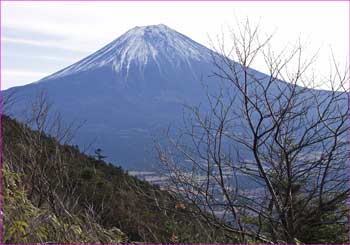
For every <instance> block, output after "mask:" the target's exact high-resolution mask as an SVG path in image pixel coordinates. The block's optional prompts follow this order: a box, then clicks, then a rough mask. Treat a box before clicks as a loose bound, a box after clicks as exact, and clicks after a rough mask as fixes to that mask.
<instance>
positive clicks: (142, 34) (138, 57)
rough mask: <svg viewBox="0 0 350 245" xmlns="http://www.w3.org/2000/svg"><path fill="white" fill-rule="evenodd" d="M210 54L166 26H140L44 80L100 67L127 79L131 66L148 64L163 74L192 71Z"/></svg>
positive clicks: (209, 56) (141, 67)
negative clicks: (172, 68)
mask: <svg viewBox="0 0 350 245" xmlns="http://www.w3.org/2000/svg"><path fill="white" fill-rule="evenodd" d="M211 52H212V51H211V50H209V49H208V48H206V47H205V46H203V45H201V44H199V43H197V42H195V41H193V40H192V39H190V38H188V37H186V36H184V35H182V34H181V33H179V32H177V31H175V30H173V29H171V28H169V27H167V26H165V25H163V24H160V25H152V26H142V27H138V26H137V27H134V28H132V29H131V30H129V31H127V32H126V33H125V34H123V35H122V36H120V37H119V38H117V39H116V40H114V41H112V42H111V43H109V44H108V45H106V46H105V47H103V48H102V49H100V50H98V51H97V52H95V53H93V54H91V55H90V56H88V57H86V58H85V59H83V60H81V61H79V62H77V63H75V64H73V65H71V66H69V67H67V68H65V69H63V70H61V71H59V72H57V73H54V74H53V75H51V76H48V77H45V78H44V79H42V80H49V79H55V78H59V77H63V76H67V75H71V74H75V73H79V72H82V71H87V70H93V69H96V68H100V67H111V68H112V69H113V70H114V71H115V72H122V73H123V75H124V76H128V74H129V71H130V67H131V66H136V67H138V69H140V71H142V70H143V68H144V67H145V66H146V65H147V64H148V63H154V64H156V65H157V67H158V69H159V71H160V72H161V71H162V66H164V65H172V66H175V67H179V66H181V65H187V66H189V67H190V68H191V63H192V61H198V62H202V61H205V62H208V61H210V59H211ZM164 63H170V64H164Z"/></svg>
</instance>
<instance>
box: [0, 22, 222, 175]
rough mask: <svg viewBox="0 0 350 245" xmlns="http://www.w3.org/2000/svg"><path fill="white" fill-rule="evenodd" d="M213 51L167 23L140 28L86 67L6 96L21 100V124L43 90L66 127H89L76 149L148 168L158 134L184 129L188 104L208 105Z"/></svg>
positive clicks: (18, 115) (71, 68)
mask: <svg viewBox="0 0 350 245" xmlns="http://www.w3.org/2000/svg"><path fill="white" fill-rule="evenodd" d="M213 53H214V52H213V51H212V50H210V49H208V48H206V47H205V46H203V45H201V44H199V43H197V42H195V41H193V40H192V39H190V38H188V37H186V36H184V35H182V34H180V33H178V32H177V31H175V30H173V29H171V28H169V27H167V26H165V25H153V26H144V27H135V28H133V29H131V30H129V31H127V32H126V33H125V34H123V35H122V36H120V37H119V38H117V39H115V40H114V41H112V42H111V43H109V44H108V45H106V46H105V47H103V48H102V49H100V50H98V51H96V52H95V53H93V54H91V55H90V56H88V57H86V58H84V59H82V60H81V61H79V62H77V63H75V64H73V65H71V66H69V67H67V68H65V69H63V70H60V71H58V72H56V73H54V74H52V75H50V76H47V77H44V78H42V79H41V80H39V81H37V82H34V83H31V84H28V85H25V86H20V87H14V88H11V89H8V90H6V91H3V95H4V96H5V97H6V95H7V94H9V93H13V92H14V93H15V94H16V97H18V98H20V99H19V100H18V102H17V103H16V104H15V105H14V106H13V108H11V113H12V114H13V115H14V116H15V117H16V118H18V119H20V120H21V117H22V115H23V111H24V110H25V109H27V110H28V105H30V104H32V103H33V101H34V100H35V97H36V96H37V94H38V93H39V91H42V90H44V91H45V92H46V93H47V97H48V100H49V101H50V102H52V103H53V105H54V107H55V109H57V110H58V111H59V112H60V113H61V114H62V117H63V118H64V120H65V121H67V122H69V121H77V122H81V121H85V124H84V126H83V127H82V128H81V129H80V130H79V131H78V133H77V135H76V138H75V141H74V143H76V144H78V145H79V146H80V147H84V146H86V145H89V144H90V143H94V146H96V148H101V149H103V153H104V154H105V155H106V156H108V160H109V161H112V162H115V163H117V164H119V165H122V166H123V167H124V168H126V169H130V170H131V169H138V170H139V169H149V164H152V157H151V155H152V154H150V153H151V152H152V142H153V136H154V135H157V134H159V132H160V130H162V129H166V128H167V127H168V126H169V124H171V125H179V124H180V123H182V112H183V105H184V104H191V105H193V104H198V103H199V102H201V101H202V100H203V98H204V96H205V93H204V90H203V85H202V83H201V80H205V82H206V83H208V84H209V86H212V85H213V86H215V82H216V81H215V79H214V78H212V77H209V75H211V73H212V70H213V65H212V55H213ZM211 84H212V85H211Z"/></svg>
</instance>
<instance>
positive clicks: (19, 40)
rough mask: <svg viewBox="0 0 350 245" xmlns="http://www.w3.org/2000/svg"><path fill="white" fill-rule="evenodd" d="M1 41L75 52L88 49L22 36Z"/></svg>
mask: <svg viewBox="0 0 350 245" xmlns="http://www.w3.org/2000/svg"><path fill="white" fill-rule="evenodd" d="M1 41H2V42H5V43H6V42H7V43H15V44H22V45H31V46H38V47H49V48H59V49H64V50H70V51H77V52H84V53H88V52H89V51H90V50H87V49H86V48H83V47H79V46H73V47H71V46H64V45H62V43H57V42H55V41H45V40H43V41H38V40H30V39H23V38H13V37H3V38H2V40H1Z"/></svg>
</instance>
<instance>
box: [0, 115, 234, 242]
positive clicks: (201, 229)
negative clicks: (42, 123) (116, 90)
mask: <svg viewBox="0 0 350 245" xmlns="http://www.w3.org/2000/svg"><path fill="white" fill-rule="evenodd" d="M2 136H3V137H2V140H3V141H2V148H3V151H2V153H3V154H2V163H3V172H2V174H3V175H2V181H3V183H2V184H3V185H2V186H3V198H2V201H3V241H2V242H3V243H131V242H138V243H139V242H151V243H191V242H192V243H193V242H196V243H198V242H202V243H207V242H220V243H232V242H235V241H236V240H235V239H234V238H232V237H229V236H227V234H226V235H225V234H223V233H222V232H220V230H218V229H216V228H215V227H212V226H210V225H209V224H207V223H206V222H204V221H203V220H201V219H200V218H199V216H198V217H196V216H194V214H195V212H193V211H194V210H191V212H189V211H188V210H189V209H192V208H191V207H190V206H189V205H187V204H184V203H179V202H178V201H176V200H174V199H173V198H172V197H171V196H170V195H169V194H168V193H167V192H165V191H162V190H161V189H160V188H159V187H157V186H153V185H150V184H148V183H147V182H145V181H141V180H138V179H136V178H135V177H132V176H129V175H128V174H127V173H126V172H125V171H123V169H121V168H120V167H115V166H113V165H112V164H108V163H106V162H104V161H101V160H97V159H96V158H95V157H93V156H87V155H85V154H83V153H81V152H80V151H79V149H78V148H77V147H73V146H69V145H61V144H59V143H58V141H57V139H55V138H52V137H48V136H45V135H44V134H43V133H40V132H38V131H32V130H31V129H29V128H28V127H27V126H26V125H24V124H21V123H18V122H16V121H15V120H13V119H11V118H9V117H7V116H2Z"/></svg>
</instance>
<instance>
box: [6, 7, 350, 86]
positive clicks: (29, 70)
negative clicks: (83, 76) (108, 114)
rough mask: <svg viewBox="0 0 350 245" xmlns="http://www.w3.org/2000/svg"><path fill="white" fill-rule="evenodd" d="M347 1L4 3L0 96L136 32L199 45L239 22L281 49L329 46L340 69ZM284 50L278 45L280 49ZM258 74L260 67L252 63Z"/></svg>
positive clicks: (324, 60) (324, 53)
mask: <svg viewBox="0 0 350 245" xmlns="http://www.w3.org/2000/svg"><path fill="white" fill-rule="evenodd" d="M348 4H349V3H348V2H278V3H277V2H75V3H74V2H9V1H7V2H3V3H2V9H1V18H2V20H1V22H2V28H1V29H2V57H1V58H2V65H3V66H2V86H1V87H2V89H6V88H9V87H12V86H18V85H23V84H27V83H30V82H34V81H37V80H39V79H40V78H42V77H44V76H46V75H49V74H51V73H53V72H55V71H57V70H59V69H62V68H64V67H66V66H68V65H70V64H72V63H73V62H75V61H78V60H80V59H82V58H84V57H85V56H86V55H88V54H90V53H92V52H94V51H96V50H97V49H99V48H101V47H102V46H103V45H106V44H107V43H109V42H110V41H112V40H113V39H115V38H117V37H118V36H120V35H121V34H123V33H124V32H125V31H127V30H128V29H130V28H132V27H134V26H136V25H138V26H143V25H151V24H160V23H163V24H166V25H168V26H169V27H171V28H173V29H176V30H177V31H179V32H181V33H183V34H185V35H187V36H189V37H191V38H192V39H194V40H195V41H198V42H200V43H202V44H204V45H207V46H208V45H209V39H208V36H211V37H213V36H215V35H216V34H219V33H221V31H222V30H224V32H225V30H226V29H225V28H226V27H227V26H228V25H229V26H231V27H232V26H233V25H234V21H235V17H234V16H236V17H237V18H238V19H244V18H245V17H248V18H250V19H251V20H252V21H253V22H254V21H255V22H258V21H260V23H261V26H262V27H263V30H264V31H266V32H267V33H271V32H273V31H275V30H276V31H277V34H276V37H275V45H276V47H277V48H279V47H282V46H283V45H284V44H285V43H287V42H290V43H293V42H294V40H297V39H298V37H299V36H300V37H301V38H302V40H306V41H307V42H309V43H310V54H311V53H313V52H314V51H315V50H317V49H318V48H320V47H321V53H320V57H319V58H320V59H319V63H318V66H317V68H318V69H319V70H321V71H326V70H327V69H328V68H329V66H328V60H329V47H330V46H331V47H332V49H333V52H334V54H335V55H336V57H337V59H338V60H339V61H340V62H341V63H345V62H346V61H347V59H348V54H349V34H348V32H349V17H348V11H349V5H348ZM282 44H283V45H282ZM256 68H257V69H259V70H262V71H264V67H263V66H262V65H261V67H260V64H256Z"/></svg>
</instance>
